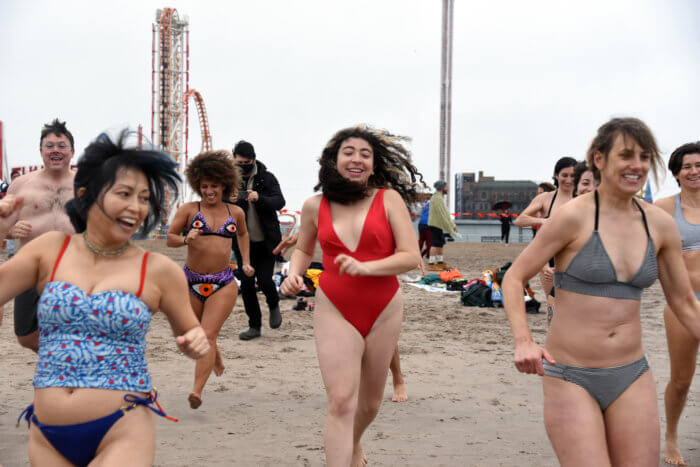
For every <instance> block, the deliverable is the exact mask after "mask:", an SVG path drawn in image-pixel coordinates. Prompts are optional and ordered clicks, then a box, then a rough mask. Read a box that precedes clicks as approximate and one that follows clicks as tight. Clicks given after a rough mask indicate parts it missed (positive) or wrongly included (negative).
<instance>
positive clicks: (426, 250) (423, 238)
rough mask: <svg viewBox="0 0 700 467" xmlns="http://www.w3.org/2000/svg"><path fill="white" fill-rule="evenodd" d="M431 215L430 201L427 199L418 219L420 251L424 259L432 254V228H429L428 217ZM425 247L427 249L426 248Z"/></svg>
mask: <svg viewBox="0 0 700 467" xmlns="http://www.w3.org/2000/svg"><path fill="white" fill-rule="evenodd" d="M429 215H430V199H426V200H425V202H424V203H423V206H422V207H421V211H420V217H419V218H418V249H419V250H420V255H421V258H422V257H424V256H425V257H426V258H427V257H428V256H429V254H430V227H429V226H428V216H429ZM424 245H425V247H424Z"/></svg>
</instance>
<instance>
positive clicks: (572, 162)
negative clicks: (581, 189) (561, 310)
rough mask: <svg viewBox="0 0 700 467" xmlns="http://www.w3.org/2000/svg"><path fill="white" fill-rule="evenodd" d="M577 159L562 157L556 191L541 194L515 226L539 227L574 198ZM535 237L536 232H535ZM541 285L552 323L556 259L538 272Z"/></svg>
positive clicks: (556, 166)
mask: <svg viewBox="0 0 700 467" xmlns="http://www.w3.org/2000/svg"><path fill="white" fill-rule="evenodd" d="M575 166H576V159H574V158H573V157H567V156H565V157H562V158H560V159H559V160H558V161H557V163H556V164H555V165H554V176H553V177H552V179H553V180H554V185H555V186H556V190H555V191H552V192H544V193H541V194H539V195H537V196H535V198H534V199H533V200H532V201H531V202H530V204H529V205H528V207H526V208H525V210H524V211H523V212H521V213H520V215H519V216H518V217H517V218H516V219H515V222H514V224H515V225H517V226H518V227H532V228H533V229H534V228H535V227H537V228H538V229H540V228H542V225H543V224H544V223H545V222H547V219H549V217H550V216H551V215H552V213H553V212H555V211H557V210H558V209H559V208H561V207H562V206H563V205H564V204H565V203H568V202H569V201H571V200H572V199H573V197H574V188H575V185H574V167H575ZM533 236H534V231H533ZM538 272H539V275H540V284H541V285H542V290H543V291H544V293H545V296H546V298H547V323H550V322H551V321H552V316H553V314H554V282H553V280H554V258H550V260H549V263H548V264H545V265H544V266H543V267H542V270H540V271H538Z"/></svg>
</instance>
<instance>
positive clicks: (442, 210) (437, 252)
mask: <svg viewBox="0 0 700 467" xmlns="http://www.w3.org/2000/svg"><path fill="white" fill-rule="evenodd" d="M433 186H434V187H435V193H434V194H433V196H432V197H431V198H430V213H429V214H428V226H429V227H430V256H429V257H428V271H442V270H444V269H447V265H446V264H445V260H444V258H443V256H442V248H443V247H444V246H445V236H444V235H443V232H447V233H449V234H450V235H454V234H455V233H456V230H455V229H456V226H455V224H454V222H452V219H450V214H449V212H448V211H447V206H446V205H445V195H446V194H447V190H448V186H447V182H446V181H444V180H438V181H437V182H435V184H434V185H433Z"/></svg>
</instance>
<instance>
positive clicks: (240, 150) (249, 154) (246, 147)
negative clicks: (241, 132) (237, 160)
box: [233, 140, 255, 159]
mask: <svg viewBox="0 0 700 467" xmlns="http://www.w3.org/2000/svg"><path fill="white" fill-rule="evenodd" d="M233 155H234V156H235V155H239V156H241V157H243V158H246V159H255V149H254V148H253V145H252V144H250V143H249V142H248V141H243V140H240V141H239V142H237V143H236V146H234V148H233Z"/></svg>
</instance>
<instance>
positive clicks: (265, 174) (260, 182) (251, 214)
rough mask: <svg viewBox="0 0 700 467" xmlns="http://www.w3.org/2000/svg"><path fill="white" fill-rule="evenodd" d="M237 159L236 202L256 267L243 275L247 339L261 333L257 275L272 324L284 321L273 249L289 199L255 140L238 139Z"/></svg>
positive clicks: (235, 155)
mask: <svg viewBox="0 0 700 467" xmlns="http://www.w3.org/2000/svg"><path fill="white" fill-rule="evenodd" d="M233 159H234V162H235V163H236V165H237V166H238V168H239V169H240V171H241V176H242V183H241V187H240V188H239V190H238V198H237V200H236V202H235V204H236V205H237V206H238V207H239V208H241V209H243V212H244V213H245V221H246V225H247V226H248V235H249V238H250V265H251V266H252V267H253V268H254V269H255V277H247V276H244V275H241V276H240V277H239V278H240V280H241V295H242V296H243V304H244V306H245V312H246V314H247V315H248V326H249V328H248V330H247V331H243V332H241V333H240V334H239V335H238V337H239V338H240V339H241V340H244V341H247V340H251V339H255V338H256V337H260V328H261V324H262V313H261V312H260V304H259V303H258V297H257V295H256V292H255V281H256V279H257V283H258V286H259V287H260V289H261V290H262V292H263V294H265V299H266V300H267V306H268V308H269V309H270V327H271V328H272V329H277V328H278V327H280V326H281V325H282V314H281V313H280V307H279V301H280V299H279V295H278V293H277V287H276V286H275V282H274V281H273V279H272V275H273V273H274V268H275V255H274V254H273V253H272V250H273V249H274V248H275V247H276V246H277V244H278V243H280V242H281V241H282V233H281V231H280V223H279V220H278V219H277V211H279V210H280V209H282V208H283V207H284V204H285V201H284V197H283V196H282V190H281V189H280V185H279V182H278V181H277V178H276V177H275V176H274V175H273V174H272V172H269V171H268V170H267V167H265V164H263V163H262V162H260V161H258V160H256V156H255V148H253V145H252V144H250V143H249V142H247V141H239V142H238V143H236V146H235V147H234V148H233ZM234 251H235V252H236V258H237V259H238V263H239V265H242V264H243V263H242V258H241V257H240V253H239V252H238V248H237V246H234Z"/></svg>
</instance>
